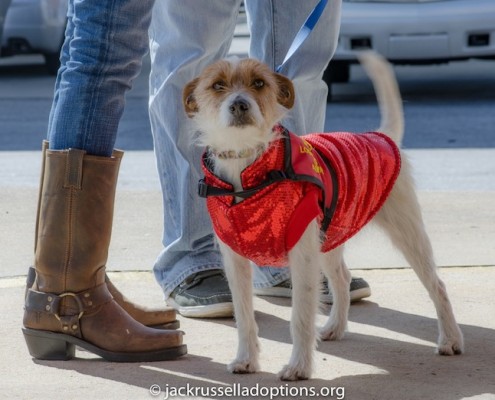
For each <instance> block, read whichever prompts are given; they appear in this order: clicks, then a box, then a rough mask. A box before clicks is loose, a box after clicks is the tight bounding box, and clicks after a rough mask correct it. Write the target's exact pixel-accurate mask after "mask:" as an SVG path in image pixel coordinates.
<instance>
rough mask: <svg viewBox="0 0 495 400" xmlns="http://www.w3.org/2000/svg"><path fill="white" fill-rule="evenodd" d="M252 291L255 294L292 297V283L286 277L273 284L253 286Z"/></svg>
mask: <svg viewBox="0 0 495 400" xmlns="http://www.w3.org/2000/svg"><path fill="white" fill-rule="evenodd" d="M253 293H254V294H255V295H256V296H271V297H292V285H291V283H290V279H287V280H285V281H283V282H281V283H279V284H278V285H275V286H269V287H263V288H253Z"/></svg>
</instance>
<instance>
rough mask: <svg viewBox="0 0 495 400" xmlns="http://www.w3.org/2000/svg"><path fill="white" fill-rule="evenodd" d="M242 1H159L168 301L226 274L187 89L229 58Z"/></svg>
mask: <svg viewBox="0 0 495 400" xmlns="http://www.w3.org/2000/svg"><path fill="white" fill-rule="evenodd" d="M240 3H241V1H240V0H208V1H198V0H180V1H168V0H167V1H157V2H156V5H155V8H154V10H153V18H152V23H151V28H150V50H151V66H152V67H151V76H150V104H149V106H150V120H151V128H152V132H153V139H154V148H155V155H156V160H157V168H158V174H159V177H160V182H161V186H162V193H163V209H164V213H163V215H164V221H163V224H164V232H163V245H164V249H163V251H162V252H161V254H160V255H159V257H158V259H157V261H156V263H155V266H154V273H155V277H156V280H157V281H158V283H159V284H160V286H161V287H162V290H163V292H164V294H165V298H167V297H168V296H169V295H170V293H171V292H172V291H173V290H174V289H175V288H176V287H177V286H178V285H179V284H180V283H181V282H182V281H183V280H184V279H185V278H186V277H188V276H189V275H191V274H193V273H195V272H199V271H204V270H208V269H218V268H222V260H221V255H220V253H219V250H218V248H217V247H216V246H215V243H214V238H213V230H212V226H211V222H210V219H209V216H208V213H207V210H206V202H205V200H204V199H201V198H200V197H199V196H198V195H197V183H198V180H199V179H200V178H201V177H202V173H201V168H200V166H201V163H200V156H201V153H202V152H203V149H202V148H200V147H199V146H196V145H194V143H193V138H194V130H193V127H192V124H191V122H190V121H189V120H188V118H187V116H186V114H185V112H184V109H183V106H182V89H183V87H184V86H185V84H186V83H187V82H189V81H190V80H192V79H193V78H194V77H196V76H197V75H199V73H200V72H201V70H202V69H203V68H204V67H205V66H207V65H209V64H211V63H213V62H214V61H216V60H218V59H220V58H223V57H225V56H226V54H227V52H228V50H229V47H230V44H231V41H232V37H233V32H234V28H235V22H236V16H237V14H238V10H239V7H240Z"/></svg>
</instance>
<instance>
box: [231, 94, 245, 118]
mask: <svg viewBox="0 0 495 400" xmlns="http://www.w3.org/2000/svg"><path fill="white" fill-rule="evenodd" d="M229 111H230V113H231V114H233V115H242V114H244V113H246V112H247V111H249V103H248V102H247V101H246V100H244V99H243V98H242V97H236V98H235V99H234V101H233V102H232V103H231V104H230V107H229Z"/></svg>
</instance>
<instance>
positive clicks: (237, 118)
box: [183, 58, 295, 151]
mask: <svg viewBox="0 0 495 400" xmlns="http://www.w3.org/2000/svg"><path fill="white" fill-rule="evenodd" d="M294 97H295V96H294V86H293V85H292V82H291V81H290V80H289V79H288V78H286V77H284V76H283V75H280V74H277V73H275V72H273V71H272V70H271V69H270V68H269V67H268V66H266V65H265V64H263V63H261V62H259V61H257V60H253V59H238V58H233V59H227V60H222V61H219V62H216V63H215V64H212V65H210V66H209V67H207V68H206V69H205V70H204V71H203V72H202V73H201V75H199V76H198V77H197V78H195V79H194V80H192V81H191V82H189V83H188V84H187V85H186V86H185V88H184V92H183V103H184V107H185V111H186V113H187V115H188V116H189V117H190V118H193V119H194V120H195V122H196V124H197V128H198V130H199V131H200V137H199V142H200V144H202V145H206V146H210V147H212V148H214V149H216V150H218V151H225V150H234V151H241V150H244V149H246V148H255V147H257V146H259V145H267V144H268V143H269V142H270V141H271V140H273V137H272V136H273V134H272V127H273V126H274V125H275V124H276V123H277V122H278V121H280V119H281V118H282V117H283V116H284V114H285V112H286V111H287V110H288V109H290V108H292V106H293V105H294Z"/></svg>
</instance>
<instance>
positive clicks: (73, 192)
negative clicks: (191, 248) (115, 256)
mask: <svg viewBox="0 0 495 400" xmlns="http://www.w3.org/2000/svg"><path fill="white" fill-rule="evenodd" d="M121 158H122V152H115V153H114V155H113V156H112V157H96V156H90V155H86V153H85V152H84V151H81V150H67V151H46V154H45V159H44V163H45V167H44V177H43V185H42V188H41V191H42V193H41V200H40V207H39V211H38V221H39V226H38V228H37V248H36V254H35V268H36V284H35V286H36V290H34V289H29V290H28V292H27V296H26V305H25V312H24V328H23V333H24V337H25V339H26V342H27V345H28V348H29V352H30V353H31V355H32V356H33V357H35V358H39V359H50V360H67V359H70V358H72V357H74V355H75V346H76V345H78V346H80V347H82V348H84V349H86V350H88V351H90V352H92V353H94V354H97V355H99V356H101V357H103V358H104V359H106V360H107V361H116V362H147V361H161V360H168V359H173V358H177V357H179V356H182V355H184V354H186V352H187V348H186V346H185V345H183V344H182V335H183V332H180V331H173V330H158V329H152V328H149V327H146V326H144V325H142V324H141V323H139V322H137V321H135V320H134V319H133V318H132V317H131V316H130V315H129V314H127V313H126V312H125V311H124V309H123V308H122V307H121V306H119V305H118V304H117V302H116V301H115V300H114V299H113V297H112V295H111V294H110V291H109V289H108V287H107V284H106V283H105V264H106V260H107V255H108V246H109V244H110V236H111V227H112V219H113V204H114V198H115V187H116V183H117V175H118V169H119V165H120V160H121Z"/></svg>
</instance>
